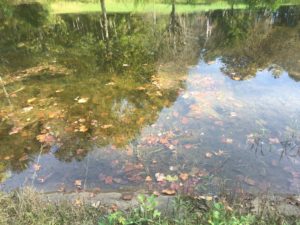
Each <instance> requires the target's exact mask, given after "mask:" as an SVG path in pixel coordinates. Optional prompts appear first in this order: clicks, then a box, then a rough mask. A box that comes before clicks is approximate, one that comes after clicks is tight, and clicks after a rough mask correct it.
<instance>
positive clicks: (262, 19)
mask: <svg viewBox="0 0 300 225" xmlns="http://www.w3.org/2000/svg"><path fill="white" fill-rule="evenodd" d="M172 16H173V17H172ZM141 18H144V20H142V19H141ZM109 19H110V24H111V25H110V30H109V32H110V39H109V41H105V40H103V39H102V29H101V27H100V25H99V24H100V23H99V20H100V16H98V15H95V14H90V15H62V16H51V17H50V16H49V18H48V20H47V21H46V22H45V21H44V22H43V23H42V24H43V26H41V25H38V26H37V25H35V23H34V24H32V23H30V22H28V21H27V20H25V18H23V19H19V20H17V21H9V23H8V25H7V26H3V27H4V28H3V29H5V32H6V33H7V37H2V39H1V53H0V59H1V73H2V74H4V75H3V80H4V82H5V87H6V89H7V91H8V93H10V97H9V100H10V101H11V105H9V104H8V100H7V98H6V97H5V95H4V93H2V94H1V103H0V106H1V108H0V116H1V124H0V150H1V152H0V157H1V168H0V169H1V172H2V175H1V179H2V183H1V188H2V189H3V190H12V189H14V188H18V187H21V186H26V185H33V186H35V187H37V188H38V189H41V190H46V191H58V190H60V191H61V190H66V191H71V190H76V189H98V188H100V189H101V190H106V191H107V190H120V191H121V190H136V189H141V188H143V189H147V190H151V191H154V190H158V191H161V190H163V189H171V190H176V191H177V192H184V193H187V192H189V193H194V192H205V193H207V192H209V193H217V192H218V191H219V190H220V189H222V188H224V187H228V188H233V189H236V190H237V191H241V189H246V190H248V191H267V190H269V191H273V192H277V193H298V190H299V187H298V186H299V185H300V180H299V172H298V171H299V169H300V168H299V166H300V165H299V152H298V151H299V138H300V136H299V115H300V114H299V111H300V98H299V97H300V92H299V85H300V83H299V82H298V80H299V78H300V75H299V73H300V70H299V68H300V49H299V48H300V37H299V29H300V27H299V24H298V21H299V8H297V7H285V8H281V9H279V10H278V11H277V12H275V13H272V12H270V11H263V10H258V11H252V13H251V14H250V12H249V11H233V12H231V11H214V12H208V13H198V14H190V15H176V16H175V21H177V22H178V23H170V21H174V20H173V19H174V15H172V14H171V16H170V17H169V16H159V15H157V16H155V17H153V15H152V14H147V15H129V14H114V15H110V16H109ZM42 21H43V20H42ZM13 22H14V23H16V24H17V26H18V25H19V26H21V25H22V27H24V28H23V29H21V30H19V32H18V33H16V30H15V27H12V25H11V24H10V23H13ZM29 31H30V32H29Z"/></svg>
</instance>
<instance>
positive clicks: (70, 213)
mask: <svg viewBox="0 0 300 225" xmlns="http://www.w3.org/2000/svg"><path fill="white" fill-rule="evenodd" d="M138 201H139V205H138V206H136V207H135V208H132V209H130V210H128V211H126V212H124V211H120V210H117V211H114V212H112V211H111V210H110V209H108V208H109V206H108V208H105V207H104V206H97V207H93V206H90V205H84V204H77V205H74V202H73V203H71V201H69V202H60V203H53V202H49V201H48V200H46V199H45V198H42V197H41V194H38V193H36V192H35V191H33V190H31V189H25V190H23V191H19V192H13V193H10V194H4V193H0V224H1V225H2V224H3V225H4V224H5V225H15V224H18V225H60V224H61V225H65V224H66V225H68V224H70V225H71V224H72V225H76V224H78V225H79V224H83V225H89V224H97V225H139V224H141V225H200V224H203V225H206V224H207V225H209V224H210V225H250V224H259V225H269V224H274V225H275V224H278V225H288V224H295V225H299V224H300V223H299V222H297V221H299V220H297V218H285V217H283V216H281V215H274V214H272V215H271V214H270V215H268V214H265V216H263V217H262V216H258V215H253V214H251V213H250V212H249V211H248V212H243V213H242V212H240V209H241V203H240V204H237V202H235V206H236V207H234V206H231V207H230V206H229V205H228V203H227V202H226V201H225V200H224V199H223V200H222V202H217V201H209V202H205V201H203V200H198V199H193V198H191V197H175V198H174V199H173V201H171V202H170V204H169V206H168V210H167V211H166V209H165V208H164V209H162V211H160V210H158V208H157V201H156V197H154V196H150V197H146V196H143V195H140V196H138Z"/></svg>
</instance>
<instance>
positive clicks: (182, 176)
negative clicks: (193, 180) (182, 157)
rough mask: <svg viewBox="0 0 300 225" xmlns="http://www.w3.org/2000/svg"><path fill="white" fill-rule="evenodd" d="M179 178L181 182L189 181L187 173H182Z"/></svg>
mask: <svg viewBox="0 0 300 225" xmlns="http://www.w3.org/2000/svg"><path fill="white" fill-rule="evenodd" d="M179 178H180V179H181V180H183V181H186V180H187V179H189V174H187V173H181V174H180V175H179Z"/></svg>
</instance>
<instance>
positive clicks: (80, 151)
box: [76, 148, 85, 155]
mask: <svg viewBox="0 0 300 225" xmlns="http://www.w3.org/2000/svg"><path fill="white" fill-rule="evenodd" d="M84 152H85V150H84V149H81V148H79V149H77V150H76V154H77V155H81V154H82V153H84Z"/></svg>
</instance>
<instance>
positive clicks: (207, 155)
mask: <svg viewBox="0 0 300 225" xmlns="http://www.w3.org/2000/svg"><path fill="white" fill-rule="evenodd" d="M212 156H213V155H212V154H211V153H210V152H206V153H205V157H206V158H211V157H212Z"/></svg>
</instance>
